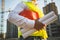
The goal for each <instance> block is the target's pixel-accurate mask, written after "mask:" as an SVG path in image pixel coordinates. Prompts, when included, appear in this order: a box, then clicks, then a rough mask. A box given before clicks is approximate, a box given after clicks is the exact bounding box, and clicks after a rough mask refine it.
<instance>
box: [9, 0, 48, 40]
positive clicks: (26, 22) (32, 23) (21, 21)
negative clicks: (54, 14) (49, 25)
mask: <svg viewBox="0 0 60 40" xmlns="http://www.w3.org/2000/svg"><path fill="white" fill-rule="evenodd" d="M27 1H28V2H26V3H25V2H21V3H19V4H18V5H17V6H16V7H15V9H14V10H13V11H12V12H10V14H9V17H8V20H9V21H10V22H12V23H13V24H15V25H17V26H18V27H20V28H28V27H30V28H35V29H36V30H37V31H36V32H34V33H32V35H31V36H29V37H27V38H26V39H23V37H22V36H21V39H20V40H34V39H36V40H40V37H42V38H44V39H45V37H46V38H47V34H46V30H45V29H44V26H46V25H45V24H42V23H40V22H39V21H38V19H39V18H42V17H43V16H44V14H43V13H42V11H39V9H38V8H36V7H35V6H36V5H37V4H36V1H37V0H27ZM29 3H31V4H33V5H32V6H31V5H29ZM34 5H35V6H34ZM33 6H34V7H35V8H33ZM25 9H28V10H32V11H33V13H38V17H37V18H36V19H32V20H30V19H29V18H27V17H24V16H23V15H22V14H21V13H22V12H23V10H25ZM26 15H27V14H26Z"/></svg>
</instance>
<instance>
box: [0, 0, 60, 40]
mask: <svg viewBox="0 0 60 40" xmlns="http://www.w3.org/2000/svg"><path fill="white" fill-rule="evenodd" d="M10 1H11V2H12V3H13V0H10ZM19 1H20V0H19ZM56 1H57V3H58V2H60V0H50V2H49V1H48V0H43V1H42V2H43V4H44V6H43V7H42V10H43V13H44V14H45V15H46V14H48V13H49V12H51V11H54V12H55V14H56V15H57V16H58V20H56V21H55V22H54V23H51V24H49V25H48V26H47V28H46V30H47V34H48V38H47V40H60V12H59V11H60V9H59V8H58V6H57V4H56ZM6 2H7V4H9V5H10V3H9V0H0V40H20V39H19V38H20V34H21V33H20V27H17V26H16V25H14V24H13V23H10V22H9V21H8V20H7V18H8V14H9V13H10V12H11V11H12V8H9V5H7V6H6ZM42 2H41V3H42ZM48 2H49V3H48ZM12 3H11V5H12ZM7 7H8V10H6V8H7ZM59 7H60V5H59ZM6 15H7V16H6ZM42 40H43V39H42Z"/></svg>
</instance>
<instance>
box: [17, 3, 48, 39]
mask: <svg viewBox="0 0 60 40" xmlns="http://www.w3.org/2000/svg"><path fill="white" fill-rule="evenodd" d="M25 4H26V5H27V7H28V8H29V9H30V10H32V11H35V12H38V15H39V18H42V17H43V16H44V14H43V12H42V11H41V10H40V9H39V8H38V7H37V6H36V5H35V4H33V3H31V2H25ZM19 31H20V30H19ZM18 35H21V32H20V33H18ZM31 36H41V37H42V38H48V36H47V32H46V30H45V29H44V28H43V29H41V30H39V31H36V32H34V33H32V34H31Z"/></svg>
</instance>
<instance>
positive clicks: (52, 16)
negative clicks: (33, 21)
mask: <svg viewBox="0 0 60 40" xmlns="http://www.w3.org/2000/svg"><path fill="white" fill-rule="evenodd" d="M55 20H57V15H55V13H54V12H50V13H48V14H47V15H45V16H44V17H43V18H41V19H39V21H40V22H42V23H43V24H46V25H48V24H51V23H52V22H54V21H55ZM34 32H36V29H34V28H33V29H29V30H27V31H26V32H24V33H22V36H23V37H24V38H26V37H28V36H30V35H31V34H32V33H34Z"/></svg>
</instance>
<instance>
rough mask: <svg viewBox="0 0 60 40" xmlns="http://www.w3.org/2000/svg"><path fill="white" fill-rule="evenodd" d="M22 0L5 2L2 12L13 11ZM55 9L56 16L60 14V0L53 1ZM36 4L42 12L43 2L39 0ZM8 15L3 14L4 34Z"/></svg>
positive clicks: (48, 1)
mask: <svg viewBox="0 0 60 40" xmlns="http://www.w3.org/2000/svg"><path fill="white" fill-rule="evenodd" d="M1 1H2V0H0V12H1V3H2V2H1ZM21 1H22V0H5V9H4V11H8V10H13V9H14V8H15V6H16V5H17V4H18V3H19V2H21ZM23 1H26V0H23ZM50 2H51V0H47V4H48V3H50ZM54 2H55V4H56V6H57V8H58V14H60V0H54ZM38 4H39V7H40V9H41V10H43V7H44V6H45V5H44V0H39V1H38ZM8 14H9V12H5V13H4V27H3V32H4V33H5V32H6V29H7V23H6V20H7V18H8ZM0 26H1V13H0Z"/></svg>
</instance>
